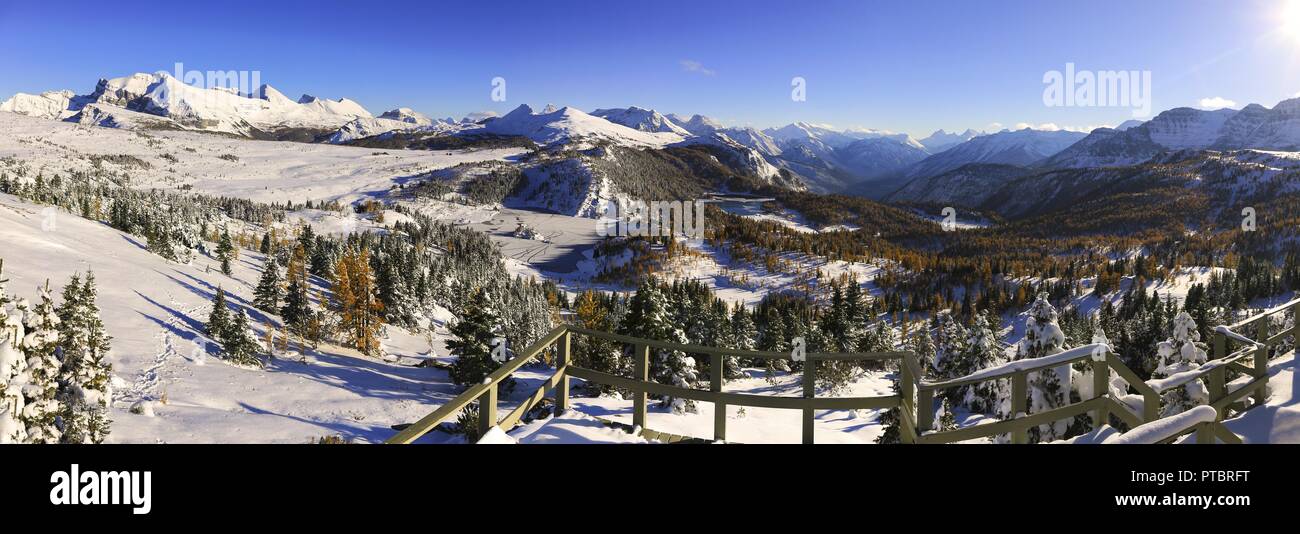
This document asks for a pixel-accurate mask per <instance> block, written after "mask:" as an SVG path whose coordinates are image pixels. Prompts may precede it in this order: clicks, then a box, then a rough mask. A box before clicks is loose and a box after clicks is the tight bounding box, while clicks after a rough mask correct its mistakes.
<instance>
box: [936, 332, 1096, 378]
mask: <svg viewBox="0 0 1300 534" xmlns="http://www.w3.org/2000/svg"><path fill="white" fill-rule="evenodd" d="M1110 353H1111V349H1110V346H1109V345H1106V344H1105V343H1092V344H1089V345H1083V346H1081V347H1075V348H1072V349H1069V350H1066V351H1063V352H1059V353H1057V354H1052V355H1050V356H1043V357H1041V358H1025V359H1023V360H1015V361H1010V362H1005V363H1000V364H998V365H994V366H992V367H985V368H983V369H980V370H978V371H975V372H973V373H971V374H968V375H966V376H959V377H957V378H951V379H948V380H942V381H936V382H923V383H922V386H924V387H927V388H929V387H936V386H943V385H944V384H945V383H948V382H972V381H975V382H983V381H985V380H992V379H995V378H1002V377H1004V376H1008V375H1013V374H1016V373H1021V372H1025V371H1035V370H1039V369H1045V368H1049V367H1056V366H1058V365H1065V364H1067V363H1073V362H1075V361H1077V360H1081V359H1084V358H1087V357H1093V356H1096V355H1098V354H1100V355H1103V356H1104V355H1106V354H1110Z"/></svg>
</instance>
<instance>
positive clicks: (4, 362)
mask: <svg viewBox="0 0 1300 534" xmlns="http://www.w3.org/2000/svg"><path fill="white" fill-rule="evenodd" d="M3 268H4V264H3V262H0V444H3V443H23V442H25V441H27V426H26V424H25V422H24V418H23V411H24V408H25V407H26V397H25V396H24V394H23V389H24V387H25V386H26V383H27V380H26V377H25V374H26V371H27V358H26V355H25V354H23V337H24V331H23V322H22V317H21V315H20V314H18V313H15V312H14V310H11V309H10V306H9V303H10V302H11V299H10V298H9V297H8V295H7V294H6V293H5V282H6V280H4V278H3V274H4V273H3Z"/></svg>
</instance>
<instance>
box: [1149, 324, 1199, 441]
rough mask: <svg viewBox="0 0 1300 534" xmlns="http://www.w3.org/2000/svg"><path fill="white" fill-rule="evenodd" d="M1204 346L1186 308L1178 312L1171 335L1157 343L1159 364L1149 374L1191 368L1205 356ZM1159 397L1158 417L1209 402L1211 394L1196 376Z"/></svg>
mask: <svg viewBox="0 0 1300 534" xmlns="http://www.w3.org/2000/svg"><path fill="white" fill-rule="evenodd" d="M1206 349H1207V347H1206V345H1205V344H1204V343H1201V333H1200V331H1199V330H1198V329H1197V327H1196V320H1195V319H1193V318H1192V316H1191V314H1189V313H1187V312H1186V311H1182V312H1179V313H1178V315H1176V316H1174V321H1173V332H1172V333H1171V336H1170V338H1169V339H1167V340H1165V341H1161V342H1160V343H1159V344H1158V345H1157V346H1156V353H1157V354H1158V355H1159V357H1160V365H1159V366H1158V367H1156V370H1155V372H1153V373H1152V374H1151V376H1152V377H1154V378H1165V377H1169V376H1172V375H1175V374H1178V373H1182V372H1185V371H1191V370H1194V369H1196V368H1198V367H1200V366H1201V364H1203V363H1205V362H1206V360H1207V359H1208V355H1207V354H1206ZM1162 400H1163V402H1162V403H1161V404H1162V405H1163V408H1162V409H1161V415H1160V416H1161V417H1168V416H1171V415H1175V414H1179V413H1182V412H1185V411H1187V410H1190V409H1192V408H1194V407H1196V406H1198V405H1201V404H1206V403H1208V402H1209V400H1210V394H1209V390H1208V389H1206V387H1205V384H1203V383H1202V382H1201V381H1200V380H1199V379H1198V380H1193V381H1191V382H1188V383H1187V384H1184V385H1183V386H1182V387H1177V388H1173V389H1171V390H1168V391H1166V392H1165V393H1164V395H1163V399H1162Z"/></svg>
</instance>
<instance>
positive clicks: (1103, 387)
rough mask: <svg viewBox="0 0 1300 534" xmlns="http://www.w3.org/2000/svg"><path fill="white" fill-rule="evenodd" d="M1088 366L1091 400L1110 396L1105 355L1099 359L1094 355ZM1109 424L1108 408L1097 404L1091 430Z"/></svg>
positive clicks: (1108, 366) (1108, 367) (1105, 404)
mask: <svg viewBox="0 0 1300 534" xmlns="http://www.w3.org/2000/svg"><path fill="white" fill-rule="evenodd" d="M1088 365H1089V366H1090V367H1091V368H1092V398H1094V399H1104V398H1106V397H1107V396H1108V395H1110V365H1109V364H1108V363H1106V355H1105V354H1102V355H1101V357H1096V356H1095V355H1094V357H1093V359H1092V361H1091V362H1089V363H1088ZM1108 424H1110V406H1109V405H1108V404H1107V403H1105V402H1102V403H1098V405H1097V410H1096V411H1095V412H1094V413H1093V414H1092V429H1093V430H1096V429H1098V428H1101V426H1102V425H1108Z"/></svg>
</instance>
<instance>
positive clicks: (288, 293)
mask: <svg viewBox="0 0 1300 534" xmlns="http://www.w3.org/2000/svg"><path fill="white" fill-rule="evenodd" d="M307 228H311V227H310V226H308V227H307ZM285 279H286V280H287V281H288V283H287V286H286V290H285V295H284V306H282V307H281V308H280V317H281V318H283V319H284V322H285V324H286V325H287V326H288V327H289V329H290V330H291V331H292V332H293V333H295V334H297V335H298V338H299V339H306V338H307V326H308V322H309V320H310V319H311V315H312V309H311V299H310V298H309V297H308V294H307V291H308V290H309V289H310V285H311V281H310V280H309V279H308V275H307V256H306V251H305V249H303V247H302V244H301V243H299V244H298V246H296V247H294V249H293V254H292V255H291V256H290V258H289V265H288V267H287V268H286V269H285Z"/></svg>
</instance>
